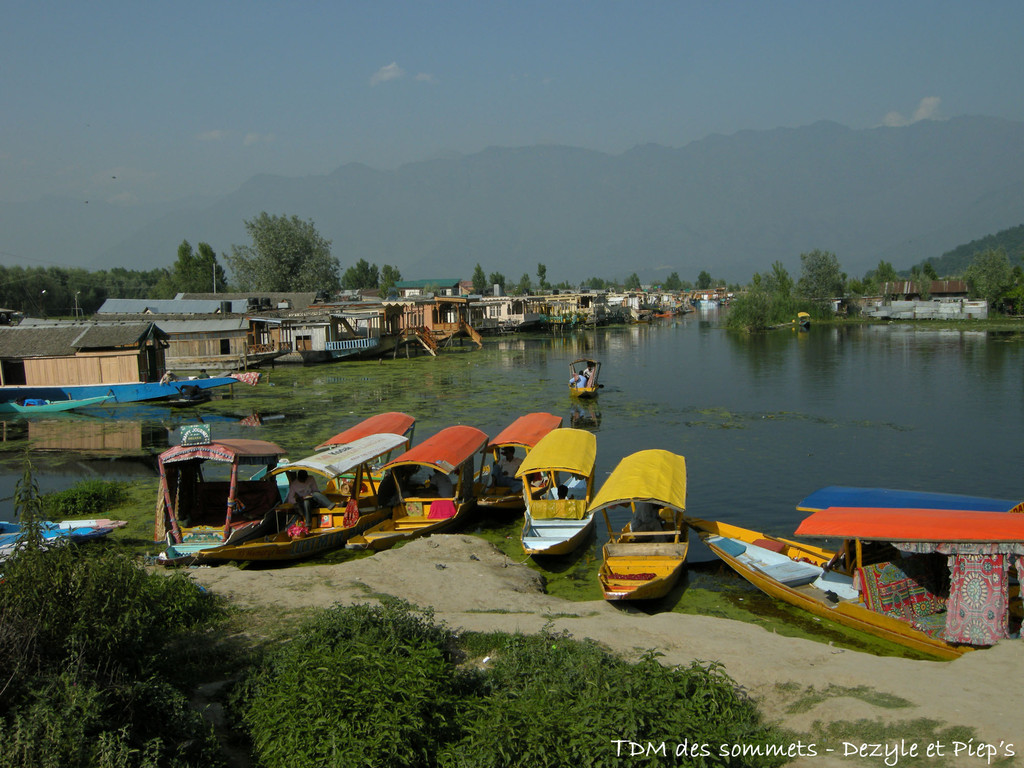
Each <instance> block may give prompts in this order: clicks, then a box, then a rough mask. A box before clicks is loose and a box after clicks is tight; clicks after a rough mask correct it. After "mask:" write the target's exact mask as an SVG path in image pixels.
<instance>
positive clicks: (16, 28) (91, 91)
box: [0, 0, 1024, 205]
mask: <svg viewBox="0 0 1024 768" xmlns="http://www.w3.org/2000/svg"><path fill="white" fill-rule="evenodd" d="M1022 31H1024V3H1022V2H1020V0H1005V1H1004V0H991V1H987V0H974V1H973V2H969V3H968V2H963V0H957V1H955V2H946V1H945V0H933V1H929V2H921V1H919V0H900V1H899V2H876V1H875V0H860V1H859V2H847V1H846V0H836V1H834V2H832V1H830V0H825V1H822V0H814V1H813V2H811V1H807V2H805V1H804V0H775V1H774V2H732V1H731V0H715V1H712V0H708V1H707V2H691V1H690V0H677V1H676V2H662V1H660V0H652V1H651V2H644V1H642V0H630V1H629V2H625V1H622V2H613V1H611V0H593V1H592V2H576V1H572V0H547V1H546V2H532V1H531V0H524V1H523V2H501V1H500V0H496V1H491V0H474V1H473V2H444V1H440V0H439V1H438V2H428V1H427V0H421V1H418V2H391V1H390V0H373V1H372V2H371V1H367V2H362V1H360V2H355V1H352V0H336V1H335V2H315V1H308V2H307V1H302V0H299V1H298V2H288V3H285V2H221V1H220V0H204V2H193V0H176V2H173V3H147V2H138V0H132V1H131V2H122V0H104V2H99V3H83V2H80V1H77V0H76V2H48V1H47V0H30V1H28V2H23V1H22V0H4V2H3V4H2V5H0V201H6V202H15V201H26V200H36V199H39V198H40V197H42V196H47V195H55V196H62V197H71V198H75V197H82V198H83V199H102V200H106V201H109V202H112V203H117V204H123V205H138V204H144V203H153V202H167V201H172V200H177V199H180V198H186V197H191V196H195V195H220V194H225V193H228V192H231V191H233V190H235V189H237V188H238V187H239V186H240V185H241V184H242V183H244V182H245V181H246V180H247V179H249V178H251V177H252V176H254V175H257V174H262V173H270V174H279V175H284V176H306V175H318V174H327V173H330V172H331V171H333V170H334V169H336V168H337V167H339V166H341V165H343V164H345V163H351V162H359V163H365V164H367V165H370V166H372V167H374V168H379V169H393V168H397V167H399V166H400V165H402V164H404V163H409V162H415V161H422V160H429V159H432V158H437V157H446V156H451V155H452V154H455V153H461V154H471V153H475V152H479V151H481V150H483V149H485V148H486V147H488V146H532V145H536V144H563V145H569V146H575V147H584V148H588V149H594V150H600V151H603V152H608V153H612V154H618V153H621V152H624V151H626V150H628V149H630V148H631V147H633V146H636V145H642V144H647V143H656V144H662V145H665V146H671V147H681V146H685V145H686V144H688V143H690V142H692V141H696V140H699V139H702V138H704V137H707V136H709V135H712V134H726V135H729V134H734V133H737V132H739V131H743V130H767V129H772V128H778V127H795V126H802V125H809V124H811V123H814V122H816V121H819V120H831V121H835V122H837V123H840V124H842V125H845V126H848V127H850V128H855V129H865V128H873V127H877V126H882V125H906V124H909V123H911V122H913V121H915V120H920V119H948V118H951V117H956V116H959V115H989V116H995V117H1003V118H1006V119H1010V120H1017V121H1020V120H1024V77H1022V76H1021V73H1024V44H1022V41H1021V33H1022Z"/></svg>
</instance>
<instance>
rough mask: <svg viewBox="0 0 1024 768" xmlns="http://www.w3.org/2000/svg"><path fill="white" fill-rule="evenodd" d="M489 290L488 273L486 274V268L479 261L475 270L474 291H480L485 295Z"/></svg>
mask: <svg viewBox="0 0 1024 768" xmlns="http://www.w3.org/2000/svg"><path fill="white" fill-rule="evenodd" d="M486 292H487V275H485V274H484V268H483V267H481V266H480V264H479V262H478V263H477V265H476V269H474V270H473V293H479V294H481V295H483V294H484V293H486Z"/></svg>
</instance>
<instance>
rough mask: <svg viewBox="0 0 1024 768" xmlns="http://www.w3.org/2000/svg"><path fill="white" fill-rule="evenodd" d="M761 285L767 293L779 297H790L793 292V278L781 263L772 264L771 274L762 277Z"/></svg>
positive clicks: (767, 273)
mask: <svg viewBox="0 0 1024 768" xmlns="http://www.w3.org/2000/svg"><path fill="white" fill-rule="evenodd" d="M755 277H756V275H755ZM761 285H762V287H763V288H764V290H765V291H767V292H768V293H770V294H775V295H777V296H784V297H788V296H789V295H790V294H791V293H792V292H793V278H792V277H790V276H789V271H788V270H787V269H786V268H785V267H784V266H783V264H782V262H781V261H776V262H775V263H774V264H772V270H771V272H765V273H764V274H763V275H761Z"/></svg>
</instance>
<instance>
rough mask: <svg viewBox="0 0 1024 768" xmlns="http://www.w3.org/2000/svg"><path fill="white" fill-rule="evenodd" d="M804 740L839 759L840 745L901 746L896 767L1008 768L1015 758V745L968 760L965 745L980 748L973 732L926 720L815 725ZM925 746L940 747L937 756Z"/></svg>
mask: <svg viewBox="0 0 1024 768" xmlns="http://www.w3.org/2000/svg"><path fill="white" fill-rule="evenodd" d="M807 738H809V739H810V740H811V741H813V742H815V743H816V744H817V745H818V748H819V752H818V754H819V755H821V754H823V750H824V748H831V749H833V750H835V752H834V753H833V754H834V755H837V756H840V757H841V756H842V755H843V752H844V749H846V748H847V747H845V746H844V745H846V744H850V745H852V749H857V748H858V747H859V746H860V745H880V746H881V748H882V750H884V749H885V748H886V747H888V748H889V749H898V748H900V747H902V748H903V749H904V750H905V752H904V754H903V755H902V756H900V757H899V758H898V764H899V765H910V766H922V768H925V767H926V768H954V767H955V766H962V765H967V764H970V765H974V764H977V765H988V766H996V767H997V768H1010V766H1014V765H1017V764H1018V763H1017V758H1016V757H1015V756H1013V755H1010V754H1008V751H1013V752H1016V751H1017V750H1018V749H1019V745H1016V744H1013V745H1008V744H1003V743H1001V744H993V745H988V744H985V745H984V746H985V748H989V747H990V748H991V749H992V750H993V753H992V754H988V753H983V756H981V757H978V756H977V752H975V753H974V754H973V755H971V756H970V758H968V757H966V756H967V755H968V752H967V751H966V750H967V749H968V747H969V746H970V747H973V749H974V750H977V749H979V748H981V747H982V742H980V741H979V740H978V739H977V738H976V736H975V734H974V730H973V729H971V728H966V727H964V726H959V725H956V726H945V725H944V724H943V723H940V722H938V721H936V720H929V719H927V718H917V719H914V720H901V721H898V722H892V723H882V722H877V721H872V720H852V721H836V722H832V723H820V722H816V723H815V724H814V726H813V727H812V729H811V733H810V734H809V736H808V737H807ZM914 745H916V750H917V754H916V756H911V755H909V754H907V752H906V750H910V749H911V747H912V746H914ZM929 745H940V746H941V753H940V752H939V751H933V753H932V755H928V747H929ZM958 745H960V747H959V748H960V749H961V751H960V753H959V755H957V754H956V753H955V751H956V749H957V747H958ZM847 759H850V760H854V759H856V758H855V757H853V755H852V753H851V755H850V757H848V758H847ZM861 759H862V760H867V761H869V762H864V763H862V764H864V765H896V764H897V763H895V762H892V760H893V759H895V758H893V757H890V758H889V762H884V758H883V757H880V756H876V757H873V758H872V757H864V758H861ZM855 764H861V763H855Z"/></svg>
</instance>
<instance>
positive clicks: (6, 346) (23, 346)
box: [0, 321, 167, 358]
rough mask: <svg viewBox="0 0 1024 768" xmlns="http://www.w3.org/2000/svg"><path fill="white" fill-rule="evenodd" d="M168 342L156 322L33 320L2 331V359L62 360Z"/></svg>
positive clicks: (0, 342) (0, 349)
mask: <svg viewBox="0 0 1024 768" xmlns="http://www.w3.org/2000/svg"><path fill="white" fill-rule="evenodd" d="M151 338H155V339H161V340H166V339H167V334H166V333H165V332H164V331H162V330H161V329H160V328H158V327H157V326H156V325H155V324H154V323H151V322H148V323H81V322H78V323H46V322H45V321H41V322H40V323H39V324H34V323H32V322H30V321H26V322H23V323H22V324H21V325H17V326H12V327H9V328H8V327H3V328H0V357H4V358H26V357H60V356H66V355H74V354H76V353H77V352H79V351H81V350H89V349H117V348H122V347H138V346H140V345H141V344H142V343H143V342H145V341H146V340H148V339H151Z"/></svg>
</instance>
